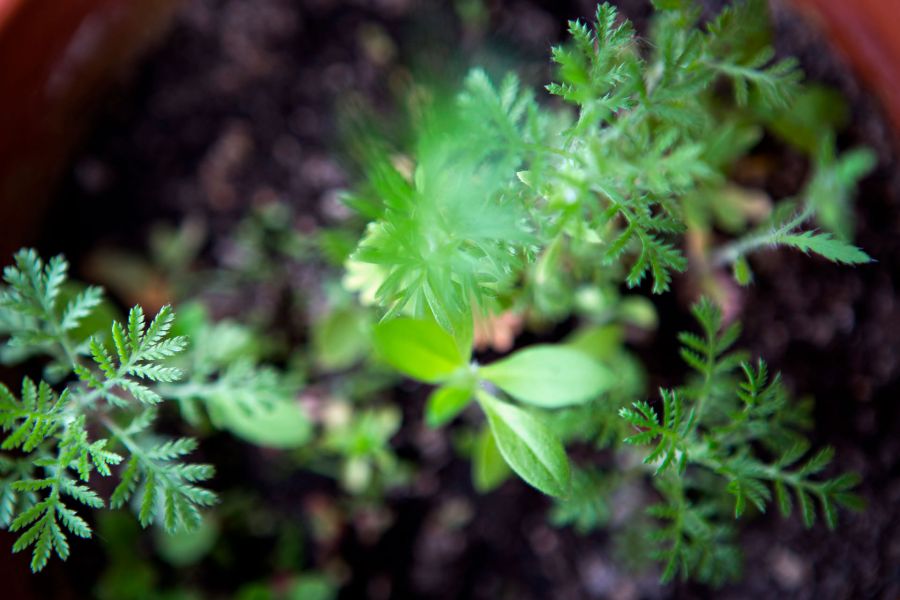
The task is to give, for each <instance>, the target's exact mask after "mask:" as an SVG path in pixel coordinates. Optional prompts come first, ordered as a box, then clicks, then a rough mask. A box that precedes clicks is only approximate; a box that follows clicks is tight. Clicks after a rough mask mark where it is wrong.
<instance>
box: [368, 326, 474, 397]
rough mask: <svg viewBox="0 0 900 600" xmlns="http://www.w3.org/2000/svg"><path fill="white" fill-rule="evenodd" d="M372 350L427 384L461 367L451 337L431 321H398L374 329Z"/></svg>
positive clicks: (460, 356)
mask: <svg viewBox="0 0 900 600" xmlns="http://www.w3.org/2000/svg"><path fill="white" fill-rule="evenodd" d="M373 339H374V342H375V348H376V349H377V351H378V353H379V354H380V355H381V356H382V357H383V358H384V359H385V360H386V361H387V362H388V364H390V365H391V366H392V367H394V368H395V369H397V370H398V371H400V372H401V373H403V374H404V375H408V376H410V377H412V378H413V379H418V380H420V381H425V382H427V383H437V382H440V381H443V380H445V379H446V378H447V377H449V376H450V375H452V374H453V373H454V372H455V371H456V370H457V369H459V368H460V367H461V366H463V365H464V364H465V362H466V359H465V358H463V356H462V354H460V352H459V348H457V346H456V342H454V341H453V337H452V336H451V335H450V334H449V333H447V332H446V331H444V330H443V329H441V327H440V325H438V324H437V323H435V322H434V321H423V320H418V319H409V318H405V317H402V318H399V319H393V320H391V321H386V322H384V323H381V324H379V325H378V326H377V327H375V332H374V335H373Z"/></svg>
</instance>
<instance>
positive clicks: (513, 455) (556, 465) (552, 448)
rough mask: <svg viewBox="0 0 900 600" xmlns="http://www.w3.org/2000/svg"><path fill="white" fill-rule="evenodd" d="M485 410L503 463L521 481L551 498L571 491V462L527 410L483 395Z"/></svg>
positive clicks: (553, 438)
mask: <svg viewBox="0 0 900 600" xmlns="http://www.w3.org/2000/svg"><path fill="white" fill-rule="evenodd" d="M478 401H479V403H480V404H481V407H482V408H483V409H484V412H485V414H486V415H487V418H488V423H489V424H490V426H491V432H492V433H493V434H494V441H495V442H496V443H497V449H498V450H500V454H501V456H503V460H505V461H506V463H507V464H508V465H509V466H510V467H511V468H512V470H513V471H515V472H516V473H517V474H518V475H519V477H521V478H522V479H524V480H525V481H526V482H528V483H529V484H531V485H532V486H534V487H536V488H537V489H539V490H540V491H542V492H544V493H545V494H548V495H550V496H564V495H565V494H566V493H567V492H568V490H569V481H570V477H571V475H570V472H569V459H568V457H567V456H566V451H565V449H563V446H562V444H561V443H560V441H559V439H557V438H556V436H555V435H553V433H552V432H551V431H550V430H549V429H548V428H547V427H546V426H544V424H543V423H541V422H540V421H538V420H537V419H536V418H534V417H533V416H532V415H531V414H529V413H528V412H526V411H525V410H523V409H521V408H519V407H517V406H514V405H512V404H508V403H506V402H501V401H499V400H497V399H496V398H494V397H492V396H491V395H490V394H487V393H484V392H481V393H479V394H478Z"/></svg>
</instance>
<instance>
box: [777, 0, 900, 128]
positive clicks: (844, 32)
mask: <svg viewBox="0 0 900 600" xmlns="http://www.w3.org/2000/svg"><path fill="white" fill-rule="evenodd" d="M791 3H792V4H794V5H795V6H796V7H797V8H799V9H800V10H801V11H802V12H803V13H804V14H806V15H807V16H808V17H809V18H810V20H811V21H812V22H813V23H815V24H817V25H819V26H820V27H821V28H822V29H823V30H824V31H825V33H826V35H827V36H828V37H829V39H831V40H832V42H833V44H834V45H835V47H837V48H838V49H839V50H840V51H841V52H842V53H843V54H844V55H845V56H846V57H847V58H848V59H849V61H850V62H851V64H852V65H853V68H854V69H855V70H856V72H857V73H858V74H859V76H860V77H861V78H862V80H863V81H864V82H865V83H866V85H867V86H869V87H870V88H871V89H872V90H873V91H874V92H875V93H876V94H877V95H878V98H879V100H880V101H881V104H882V106H883V107H884V110H885V112H886V113H887V114H888V116H889V117H890V119H891V122H892V123H893V124H894V129H895V131H896V132H897V134H898V136H900V0H853V1H852V2H851V1H849V0H791Z"/></svg>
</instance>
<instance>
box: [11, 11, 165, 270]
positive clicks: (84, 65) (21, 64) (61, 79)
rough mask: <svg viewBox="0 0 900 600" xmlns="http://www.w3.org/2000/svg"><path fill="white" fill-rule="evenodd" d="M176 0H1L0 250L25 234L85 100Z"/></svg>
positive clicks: (81, 119)
mask: <svg viewBox="0 0 900 600" xmlns="http://www.w3.org/2000/svg"><path fill="white" fill-rule="evenodd" d="M176 2H177V0H65V1H59V2H57V1H54V2H35V1H28V0H0V90H2V93H0V131H2V132H3V134H2V136H0V255H2V256H6V255H8V253H9V252H11V251H12V250H13V249H15V247H16V246H17V245H19V244H21V243H24V242H27V241H29V239H30V237H31V235H32V234H33V233H32V229H33V227H34V226H35V225H36V222H37V220H38V218H39V215H40V214H41V212H42V211H41V207H42V206H43V204H44V202H45V199H46V198H47V196H48V192H49V189H50V186H51V185H52V182H53V180H54V178H55V175H56V174H57V173H58V172H59V170H60V169H61V168H62V166H63V165H64V162H65V159H66V157H67V155H68V152H69V150H70V148H71V145H72V143H73V142H74V141H75V140H76V138H77V136H78V133H79V132H80V131H81V129H82V128H83V127H84V126H85V124H86V121H87V119H86V115H87V112H88V110H87V109H88V106H89V105H90V103H91V100H92V99H94V98H95V97H96V94H97V93H98V91H99V90H101V89H103V87H104V83H107V82H108V81H109V79H110V78H111V77H113V76H115V74H116V73H118V72H119V71H120V70H121V69H122V67H123V66H124V65H125V64H127V63H128V62H129V61H130V60H131V59H132V58H133V57H134V56H135V54H136V52H137V51H138V50H139V49H141V48H143V47H144V46H146V44H147V42H148V41H149V40H151V39H153V38H154V37H155V36H156V35H157V34H158V32H159V31H160V29H161V27H162V25H163V24H164V23H165V22H166V21H167V17H168V16H169V15H170V14H171V12H172V8H173V7H174V5H175V4H176Z"/></svg>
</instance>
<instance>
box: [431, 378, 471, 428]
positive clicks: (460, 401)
mask: <svg viewBox="0 0 900 600" xmlns="http://www.w3.org/2000/svg"><path fill="white" fill-rule="evenodd" d="M471 399H472V388H471V386H470V387H465V386H455V385H445V386H442V387H439V388H438V389H436V390H434V391H433V392H431V395H430V396H428V403H427V404H426V405H425V422H426V423H427V424H428V426H429V427H440V426H441V425H444V424H446V423H449V422H450V421H452V420H453V418H454V417H455V416H456V415H458V414H459V413H461V412H462V410H463V409H464V408H465V407H466V406H468V404H469V400H471Z"/></svg>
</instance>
